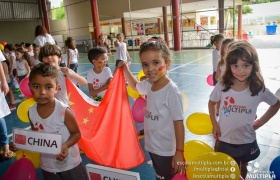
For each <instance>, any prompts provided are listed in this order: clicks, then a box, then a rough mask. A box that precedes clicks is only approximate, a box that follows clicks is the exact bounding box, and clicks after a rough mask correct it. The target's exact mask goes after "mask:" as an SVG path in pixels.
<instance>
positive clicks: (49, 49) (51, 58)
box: [39, 43, 87, 106]
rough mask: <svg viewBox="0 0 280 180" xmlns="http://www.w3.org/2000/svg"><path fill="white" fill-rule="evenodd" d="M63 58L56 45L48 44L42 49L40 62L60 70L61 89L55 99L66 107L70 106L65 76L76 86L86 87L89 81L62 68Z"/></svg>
mask: <svg viewBox="0 0 280 180" xmlns="http://www.w3.org/2000/svg"><path fill="white" fill-rule="evenodd" d="M61 56H62V53H61V51H60V50H59V49H58V47H57V46H56V45H51V44H49V43H46V45H44V46H43V47H42V48H41V49H40V53H39V60H40V61H41V62H43V63H49V64H51V65H52V66H54V67H55V68H56V69H57V70H58V84H59V86H60V89H59V90H58V92H57V93H56V94H55V97H56V98H57V99H58V100H60V101H61V102H62V103H64V105H66V106H68V96H67V89H66V80H65V78H66V77H65V75H66V76H68V77H69V78H70V79H71V80H72V82H73V83H74V84H78V85H81V86H86V85H87V80H86V79H85V78H84V77H83V76H80V75H78V74H76V73H75V72H74V71H73V70H71V69H69V68H68V67H60V66H59V63H60V61H61Z"/></svg>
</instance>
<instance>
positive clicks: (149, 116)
mask: <svg viewBox="0 0 280 180" xmlns="http://www.w3.org/2000/svg"><path fill="white" fill-rule="evenodd" d="M145 117H146V118H147V119H151V120H153V121H159V117H158V116H153V114H152V112H149V111H148V110H147V109H145Z"/></svg>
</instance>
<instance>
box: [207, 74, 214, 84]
mask: <svg viewBox="0 0 280 180" xmlns="http://www.w3.org/2000/svg"><path fill="white" fill-rule="evenodd" d="M206 81H207V83H208V84H209V86H214V82H213V74H210V75H209V76H207V80H206Z"/></svg>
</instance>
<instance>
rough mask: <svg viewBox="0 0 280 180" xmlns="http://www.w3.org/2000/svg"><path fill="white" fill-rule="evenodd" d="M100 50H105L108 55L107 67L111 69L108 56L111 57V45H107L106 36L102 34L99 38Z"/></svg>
mask: <svg viewBox="0 0 280 180" xmlns="http://www.w3.org/2000/svg"><path fill="white" fill-rule="evenodd" d="M97 47H98V48H101V49H104V50H105V52H106V53H107V60H106V66H107V67H109V64H108V56H109V55H111V49H110V47H109V45H108V44H107V43H106V39H105V36H104V35H103V34H100V35H99V36H98V45H97Z"/></svg>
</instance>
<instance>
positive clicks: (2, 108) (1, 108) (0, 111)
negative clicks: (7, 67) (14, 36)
mask: <svg viewBox="0 0 280 180" xmlns="http://www.w3.org/2000/svg"><path fill="white" fill-rule="evenodd" d="M4 60H6V59H5V57H4V55H3V54H2V51H0V63H2V61H4ZM0 87H1V81H0ZM0 104H1V105H0V118H3V117H5V116H7V115H8V114H10V113H11V111H10V109H9V106H8V104H7V101H6V99H5V95H4V93H3V92H2V91H1V89H0Z"/></svg>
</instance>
